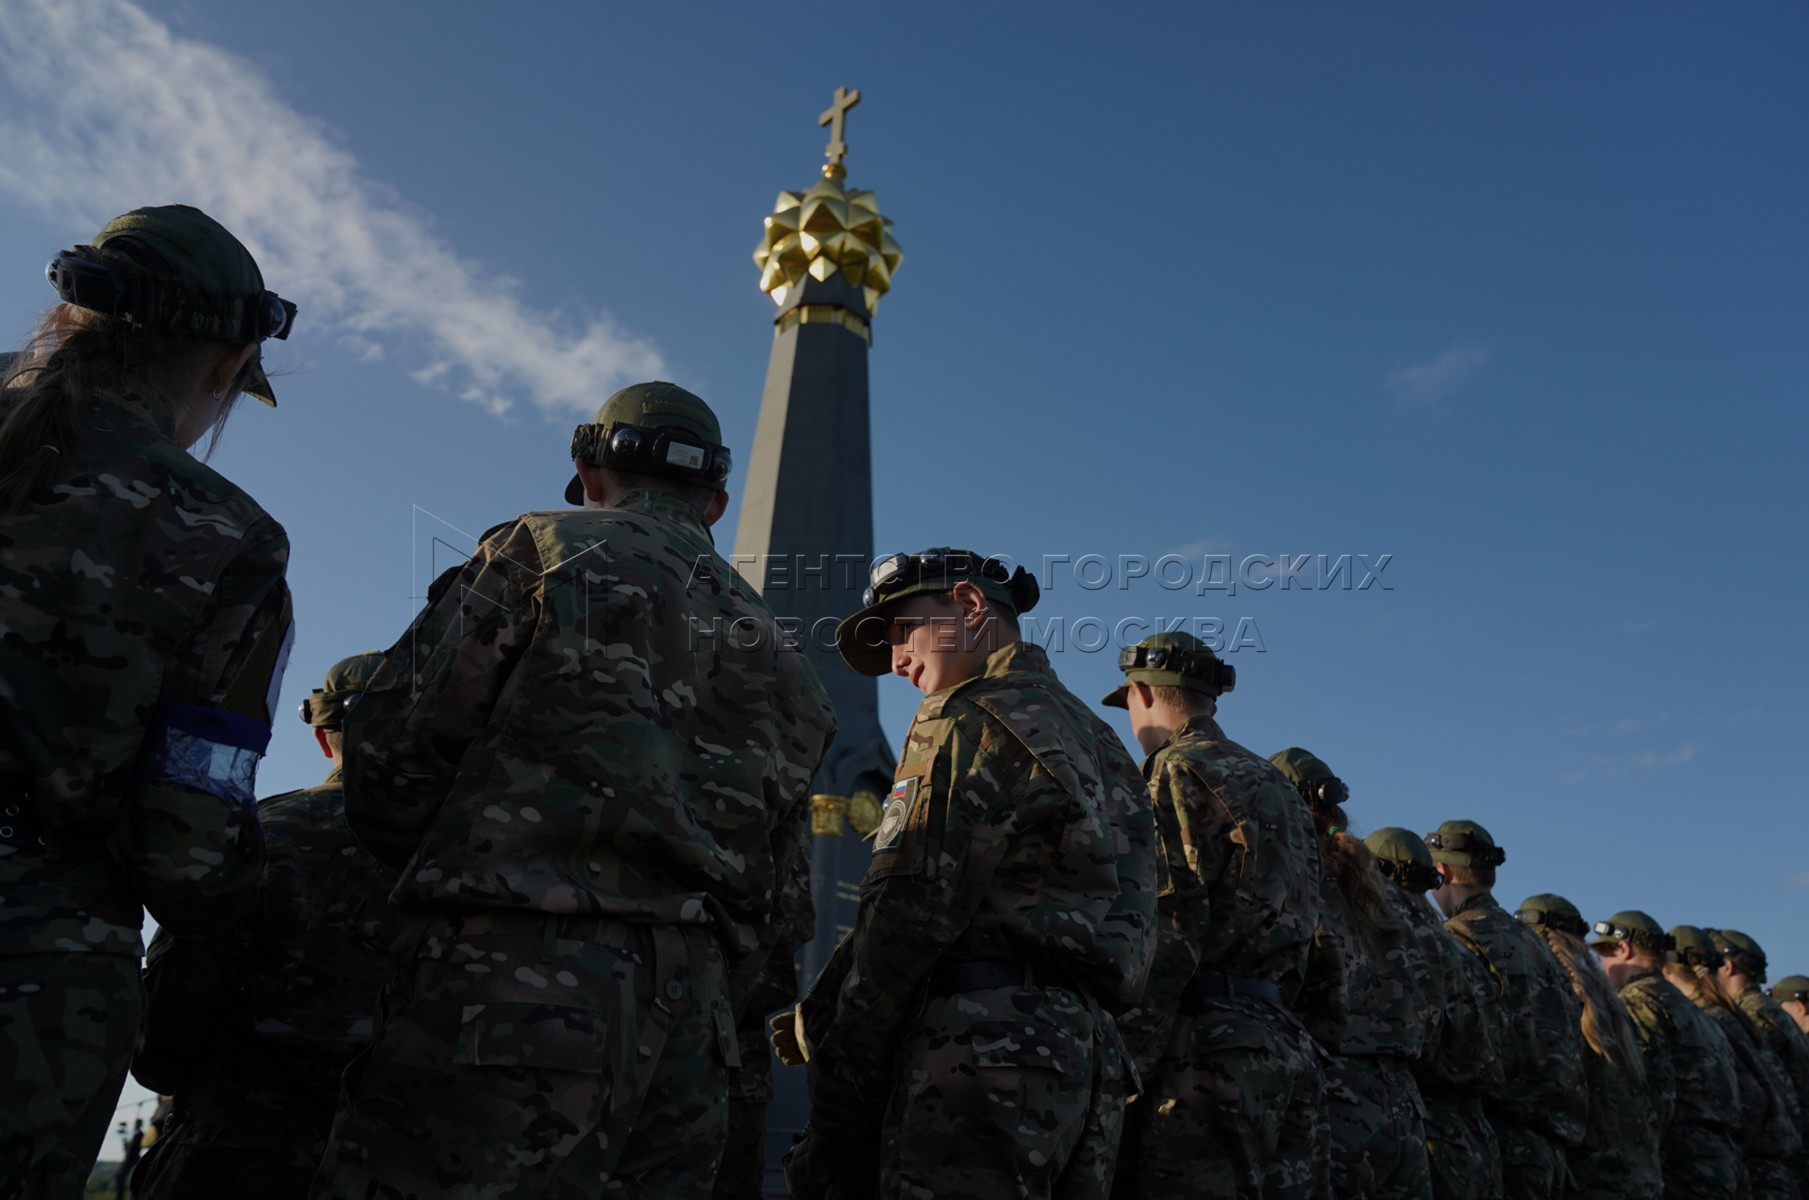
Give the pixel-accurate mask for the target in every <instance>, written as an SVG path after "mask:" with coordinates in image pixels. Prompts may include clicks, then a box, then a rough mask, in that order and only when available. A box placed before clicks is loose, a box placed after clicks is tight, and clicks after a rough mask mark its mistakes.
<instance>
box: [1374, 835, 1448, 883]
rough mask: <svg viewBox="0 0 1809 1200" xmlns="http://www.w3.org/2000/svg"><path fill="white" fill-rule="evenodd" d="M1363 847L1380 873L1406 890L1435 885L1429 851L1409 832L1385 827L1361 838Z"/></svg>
mask: <svg viewBox="0 0 1809 1200" xmlns="http://www.w3.org/2000/svg"><path fill="white" fill-rule="evenodd" d="M1363 844H1364V845H1365V846H1368V847H1369V852H1370V853H1371V854H1373V855H1375V859H1376V865H1377V866H1379V867H1381V868H1382V873H1383V874H1384V875H1387V876H1388V877H1389V878H1390V879H1392V880H1394V881H1395V882H1396V883H1398V884H1400V885H1401V886H1402V887H1404V888H1406V889H1408V890H1409V891H1414V892H1424V891H1427V890H1429V889H1431V888H1434V887H1437V886H1438V871H1437V870H1436V869H1435V868H1434V867H1433V864H1432V851H1430V850H1428V849H1427V848H1426V843H1425V842H1424V841H1423V840H1422V839H1421V838H1420V835H1419V834H1417V833H1415V832H1413V831H1412V830H1411V829H1402V828H1401V827H1400V826H1399V825H1389V826H1387V827H1385V828H1382V829H1378V830H1376V831H1375V832H1374V833H1372V834H1370V835H1369V836H1368V837H1366V838H1364V839H1363Z"/></svg>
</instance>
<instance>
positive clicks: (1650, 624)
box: [1621, 618, 1658, 634]
mask: <svg viewBox="0 0 1809 1200" xmlns="http://www.w3.org/2000/svg"><path fill="white" fill-rule="evenodd" d="M1657 628H1658V620H1657V618H1653V619H1651V620H1646V621H1622V622H1621V632H1622V633H1632V634H1639V633H1650V632H1652V631H1653V630H1654V629H1657Z"/></svg>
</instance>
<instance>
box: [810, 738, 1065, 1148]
mask: <svg viewBox="0 0 1809 1200" xmlns="http://www.w3.org/2000/svg"><path fill="white" fill-rule="evenodd" d="M934 724H935V726H937V730H936V732H935V734H934V735H933V741H934V745H933V749H931V750H930V751H929V752H928V753H926V754H923V755H921V756H916V755H914V756H912V757H911V758H910V759H909V760H908V761H909V763H910V765H909V766H908V767H903V768H901V770H900V775H899V778H898V780H897V781H896V782H895V783H894V786H893V792H892V796H891V797H890V798H889V800H888V804H887V813H886V818H885V819H884V820H882V821H881V823H880V827H879V830H878V832H877V833H876V834H875V835H874V845H873V863H872V866H871V868H870V869H869V870H868V872H867V877H866V879H865V880H864V881H863V882H862V884H861V903H860V911H859V913H858V914H857V915H856V917H855V922H854V931H853V932H852V933H851V934H850V935H849V938H848V953H849V956H850V963H849V970H848V976H847V979H846V980H845V981H844V982H843V985H842V990H841V993H840V995H839V996H838V997H837V1001H836V1005H835V1010H834V1015H833V1017H832V1018H831V1019H830V1021H829V1024H828V1027H827V1028H826V1029H825V1030H824V1031H823V1032H822V1033H821V1034H817V1033H816V1032H815V1031H812V1036H813V1037H815V1038H816V1042H817V1047H816V1053H815V1055H814V1056H813V1057H812V1058H811V1061H810V1072H811V1096H812V1105H813V1109H814V1110H817V1111H823V1110H826V1109H833V1108H834V1107H836V1105H837V1104H839V1103H846V1104H847V1105H848V1107H849V1109H850V1111H861V1112H865V1111H871V1110H872V1109H873V1108H875V1107H877V1106H879V1105H883V1103H884V1102H885V1097H886V1092H887V1090H888V1088H889V1076H890V1070H889V1067H888V1065H887V1060H888V1058H889V1056H890V1054H891V1052H892V1049H893V1047H894V1046H895V1044H896V1043H897V1040H898V1039H899V1037H900V1036H902V1034H903V1032H904V1026H905V1024H906V1022H907V1021H908V1020H909V1019H910V1018H911V1016H912V1015H913V1014H914V1013H915V1012H916V1011H917V1009H918V1007H919V1005H920V1004H921V1000H922V987H923V984H924V981H925V980H926V979H927V978H928V976H929V973H930V971H931V969H932V968H933V967H934V966H935V965H936V962H937V960H938V959H939V958H941V957H942V955H943V954H944V953H945V952H946V951H947V950H948V949H949V947H950V946H951V945H953V944H954V943H955V941H956V940H957V939H958V938H959V937H960V936H961V934H962V932H963V931H964V930H966V929H967V927H968V925H969V923H970V922H971V921H972V919H973V915H974V913H975V911H976V910H977V909H978V908H979V906H980V904H981V902H982V900H983V899H984V898H985V896H986V893H987V888H988V885H989V884H990V883H991V882H992V879H993V876H994V873H995V870H996V868H997V866H998V864H999V863H1000V862H1001V860H1002V859H1003V857H1004V855H1005V853H1006V850H1007V848H1008V847H1009V845H1010V843H1011V841H1012V839H1013V837H1014V835H1015V834H1016V833H1017V832H1018V822H1019V821H1020V820H1021V819H1034V818H1033V817H1030V816H1029V814H1032V813H1034V812H1036V811H1037V808H1038V806H1037V804H1036V803H1035V800H1034V797H1035V795H1036V794H1037V793H1039V792H1040V791H1042V790H1044V789H1050V788H1055V787H1056V784H1055V781H1054V780H1053V779H1052V778H1050V777H1049V775H1048V773H1047V772H1045V771H1043V769H1042V768H1041V767H1040V766H1039V765H1038V764H1037V763H1036V761H1035V759H1034V758H1032V757H1031V756H1030V754H1029V753H1028V752H1027V751H1025V750H1024V749H1023V748H1022V745H1021V743H1019V742H1018V741H1017V740H1016V739H1015V738H1013V737H1011V736H1010V734H1008V733H1006V732H1005V731H1004V730H1002V729H1001V728H1000V727H999V726H998V725H997V724H996V723H995V722H993V721H992V720H990V719H989V718H985V717H982V716H979V715H977V714H971V715H969V714H964V719H962V720H954V719H949V718H946V717H945V718H943V719H941V720H938V721H936V722H934ZM921 730H922V722H919V725H918V727H917V728H914V729H913V735H920V734H921ZM976 734H977V736H975V735H976ZM901 804H902V805H904V806H906V807H904V808H901V809H899V810H898V815H897V816H894V815H893V806H895V805H901ZM1064 805H1065V797H1064Z"/></svg>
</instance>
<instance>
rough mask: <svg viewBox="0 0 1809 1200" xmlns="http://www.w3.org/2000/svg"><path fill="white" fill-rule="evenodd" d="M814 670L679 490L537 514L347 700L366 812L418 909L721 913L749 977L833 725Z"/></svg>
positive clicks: (368, 840)
mask: <svg viewBox="0 0 1809 1200" xmlns="http://www.w3.org/2000/svg"><path fill="white" fill-rule="evenodd" d="M834 729H835V716H834V713H833V711H832V709H831V708H830V705H829V701H828V698H827V696H826V695H825V694H824V692H823V687H822V684H821V682H820V681H819V680H818V679H817V676H816V672H815V670H814V669H813V668H812V667H811V666H810V664H809V662H808V661H807V660H806V658H805V656H804V654H803V653H802V652H801V650H800V649H799V648H798V647H797V645H796V644H795V643H793V642H790V641H788V640H786V638H785V637H784V636H783V635H782V634H781V632H780V630H779V629H778V627H777V626H776V624H775V621H774V618H773V615H772V612H771V610H770V609H768V608H767V606H766V604H765V602H764V601H762V600H761V598H760V596H759V594H758V593H757V592H755V591H754V589H753V587H752V586H750V585H749V584H748V583H747V581H746V580H744V579H742V578H741V576H740V575H738V574H736V573H735V571H734V569H733V568H732V567H730V566H729V564H728V563H727V562H726V561H724V560H723V559H722V558H721V557H720V556H719V555H717V553H716V551H715V549H714V548H713V545H712V543H711V540H710V535H709V531H708V530H707V529H706V527H705V526H704V524H703V522H702V520H701V519H700V518H699V517H698V515H697V513H696V512H695V511H694V510H693V509H692V508H691V507H690V505H688V504H687V503H685V502H684V501H683V500H681V499H679V498H678V497H676V496H672V495H669V494H667V493H664V492H659V491H653V490H646V489H637V490H632V491H629V492H627V493H625V494H624V495H623V496H622V497H621V498H620V500H619V501H618V502H617V503H616V504H615V505H614V506H612V507H609V508H601V509H581V510H573V511H562V512H542V513H528V514H526V515H524V516H522V517H520V518H518V519H516V520H515V521H513V522H510V523H508V524H505V525H502V526H499V527H498V528H496V529H495V530H492V531H491V532H490V533H489V534H488V535H487V536H486V537H485V538H484V540H483V542H482V543H481V544H480V545H479V546H478V548H477V550H476V552H475V553H474V554H473V555H472V557H471V559H470V561H469V562H467V563H465V564H464V565H463V566H462V567H460V568H457V569H455V570H453V571H449V572H447V573H446V574H445V575H442V576H441V578H440V580H438V581H437V582H436V584H435V586H434V588H433V589H432V591H431V592H430V594H429V597H428V602H427V607H426V609H425V610H423V611H422V613H421V614H420V616H418V617H417V618H416V619H415V622H414V624H413V625H412V626H411V627H410V628H409V630H408V632H407V633H406V634H404V635H403V637H402V640H401V641H400V642H398V643H397V644H396V645H395V647H394V648H393V649H391V650H390V652H389V656H388V659H387V661H386V662H385V663H384V665H383V667H382V668H381V669H380V670H379V671H378V673H377V675H376V677H375V678H374V679H373V680H372V682H371V686H370V687H369V688H368V689H367V690H366V691H365V693H364V696H363V698H362V699H361V700H359V702H358V703H357V704H355V705H354V706H353V707H352V708H351V709H350V710H349V711H348V712H347V714H346V731H345V733H346V739H345V740H346V764H345V775H346V815H347V817H348V818H350V820H351V822H352V828H353V829H354V830H355V831H356V832H357V833H358V836H359V837H360V838H361V839H362V840H363V841H364V843H365V844H366V845H367V846H368V847H370V849H371V851H372V852H373V853H374V854H376V855H377V856H378V857H379V858H381V859H383V860H385V861H387V862H388V863H390V864H391V865H392V866H395V867H398V868H401V869H402V880H401V883H400V884H399V885H398V887H397V888H396V892H395V903H396V905H397V907H398V908H401V909H403V910H404V911H414V912H425V911H434V910H446V909H466V910H482V909H517V910H523V911H528V912H539V913H560V914H590V915H598V916H610V917H614V918H617V919H620V920H625V921H636V922H647V923H654V924H663V923H686V924H708V925H711V926H713V927H714V928H715V929H716V930H717V932H718V934H719V936H720V938H721V940H722V946H723V950H724V953H725V954H726V955H727V956H728V959H729V962H730V964H731V967H732V969H734V970H735V971H736V972H737V975H738V983H739V985H740V986H738V988H737V994H739V993H740V992H741V991H742V990H744V989H745V985H746V983H747V982H748V977H750V976H751V974H752V973H753V972H755V971H757V970H758V968H759V966H760V961H761V960H762V959H763V958H764V957H765V956H766V954H767V953H769V952H770V950H771V947H772V945H773V944H774V943H775V942H776V941H777V940H778V939H779V938H780V937H781V936H782V933H783V931H784V930H786V929H790V928H794V927H795V926H797V925H798V924H800V923H801V921H800V919H799V918H798V917H797V916H796V915H795V913H794V912H793V911H792V910H794V909H795V908H796V907H797V906H798V905H801V904H808V903H809V898H808V897H807V896H799V895H796V894H794V890H793V889H792V888H788V887H787V886H785V885H786V883H787V882H788V881H793V880H797V879H801V878H807V877H806V876H804V875H803V874H802V873H801V872H797V871H794V869H793V866H794V864H793V858H794V856H795V855H796V854H797V853H798V848H799V846H800V845H801V842H800V840H799V836H798V829H799V821H800V817H799V813H798V809H799V807H800V806H802V805H807V804H808V803H809V795H810V781H811V777H812V775H813V774H814V773H815V771H816V767H817V764H818V762H819V761H821V759H822V757H823V753H824V749H825V747H826V746H827V745H828V744H829V740H830V738H831V737H832V736H833V734H834Z"/></svg>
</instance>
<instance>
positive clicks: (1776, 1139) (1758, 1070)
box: [1691, 990, 1802, 1200]
mask: <svg viewBox="0 0 1809 1200" xmlns="http://www.w3.org/2000/svg"><path fill="white" fill-rule="evenodd" d="M1691 999H1692V1000H1694V1001H1695V1002H1696V1005H1697V1007H1698V1008H1700V1009H1702V1011H1703V1012H1705V1013H1707V1014H1708V1015H1709V1017H1710V1018H1712V1019H1713V1020H1714V1022H1715V1024H1716V1026H1717V1027H1718V1028H1719V1029H1720V1030H1721V1033H1722V1035H1723V1036H1724V1037H1725V1038H1726V1039H1727V1043H1728V1045H1729V1046H1730V1047H1732V1049H1733V1061H1734V1075H1735V1078H1737V1079H1738V1080H1739V1086H1740V1109H1739V1112H1740V1129H1741V1131H1742V1132H1741V1138H1740V1142H1741V1147H1742V1151H1743V1153H1744V1154H1745V1159H1746V1176H1747V1180H1748V1184H1749V1186H1750V1188H1751V1195H1752V1197H1753V1200H1795V1198H1796V1196H1797V1188H1796V1180H1795V1177H1794V1175H1793V1173H1792V1172H1791V1169H1790V1163H1789V1159H1790V1157H1791V1155H1793V1154H1795V1153H1796V1152H1797V1151H1798V1150H1800V1149H1801V1148H1802V1134H1801V1131H1800V1128H1799V1127H1798V1125H1797V1122H1796V1120H1795V1119H1794V1109H1793V1107H1792V1103H1793V1102H1792V1101H1791V1100H1790V1098H1789V1096H1788V1089H1789V1083H1788V1081H1787V1080H1785V1079H1784V1077H1783V1074H1782V1072H1781V1071H1780V1070H1779V1069H1778V1067H1777V1066H1776V1064H1775V1063H1774V1062H1773V1061H1772V1060H1771V1058H1770V1055H1769V1054H1768V1052H1767V1051H1766V1050H1765V1048H1764V1046H1763V1045H1762V1044H1761V1043H1760V1042H1759V1040H1758V1039H1757V1038H1756V1037H1755V1036H1754V1035H1753V1031H1752V1028H1751V1027H1750V1026H1749V1025H1747V1023H1746V1019H1745V1018H1744V1017H1742V1016H1741V1015H1740V1013H1739V1012H1737V1011H1735V1010H1734V1009H1731V1008H1727V1007H1726V1006H1724V1005H1721V1004H1718V1003H1716V1002H1715V1001H1714V1000H1713V999H1711V998H1710V997H1709V996H1708V995H1707V994H1706V993H1704V992H1702V991H1700V990H1699V991H1697V992H1696V994H1695V995H1694V996H1692V997H1691Z"/></svg>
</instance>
